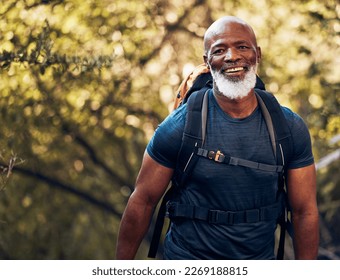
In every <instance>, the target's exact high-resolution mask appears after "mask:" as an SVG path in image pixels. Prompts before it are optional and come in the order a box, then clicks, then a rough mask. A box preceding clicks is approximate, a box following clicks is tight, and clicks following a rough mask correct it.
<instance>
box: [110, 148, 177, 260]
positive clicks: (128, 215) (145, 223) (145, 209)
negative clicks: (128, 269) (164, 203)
mask: <svg viewBox="0 0 340 280" xmlns="http://www.w3.org/2000/svg"><path fill="white" fill-rule="evenodd" d="M172 174H173V169H170V168H167V167H164V166H162V165H160V164H158V163H157V162H156V161H154V160H153V159H152V158H151V157H150V156H149V155H148V154H147V153H145V155H144V158H143V162H142V167H141V169H140V171H139V175H138V177H137V180H136V187H135V190H134V192H133V193H132V195H131V197H130V198H129V201H128V204H127V206H126V209H125V211H124V214H123V217H122V220H121V224H120V229H119V234H118V241H117V249H116V259H134V257H135V255H136V252H137V250H138V248H139V246H140V243H141V242H142V240H143V238H144V236H145V234H146V232H147V231H148V228H149V224H150V220H151V218H152V215H153V211H154V208H155V207H156V206H157V203H158V202H159V200H160V198H161V197H162V195H163V194H164V192H165V191H166V189H167V187H168V185H169V182H170V180H171V177H172Z"/></svg>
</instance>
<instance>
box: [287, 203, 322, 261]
mask: <svg viewBox="0 0 340 280" xmlns="http://www.w3.org/2000/svg"><path fill="white" fill-rule="evenodd" d="M293 227H294V239H293V240H294V253H295V259H297V260H312V259H316V258H317V255H318V247H319V219H318V212H317V210H316V211H314V212H313V213H308V214H293Z"/></svg>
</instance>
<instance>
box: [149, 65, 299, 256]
mask: <svg viewBox="0 0 340 280" xmlns="http://www.w3.org/2000/svg"><path fill="white" fill-rule="evenodd" d="M211 88H212V76H211V73H210V71H209V69H208V68H207V67H206V66H205V65H204V64H202V65H199V66H198V67H197V68H195V69H194V71H193V72H192V73H191V74H190V75H188V76H187V77H186V78H185V79H184V80H183V82H182V83H181V85H180V86H179V89H178V94H177V96H176V100H175V103H174V109H176V108H178V107H179V106H181V105H182V104H185V103H187V106H188V108H187V111H188V112H187V116H186V122H185V128H184V132H183V138H182V145H181V148H180V151H179V155H178V159H180V160H178V161H177V166H176V169H175V172H174V176H173V178H172V184H171V187H170V188H169V189H168V191H167V192H166V193H165V195H164V196H163V199H162V202H161V204H160V207H159V210H158V215H157V218H156V222H155V226H154V232H153V236H152V239H151V243H150V248H149V253H148V257H149V258H155V256H156V253H157V249H158V244H159V241H160V237H161V234H162V228H163V224H164V218H165V217H169V218H176V217H182V218H194V219H201V220H205V221H207V222H209V223H221V221H222V220H223V222H225V221H227V222H228V223H229V224H230V223H232V222H233V220H236V219H235V218H237V220H238V221H239V222H254V221H255V220H254V219H261V215H262V214H261V215H260V216H259V215H258V213H259V212H261V213H264V214H263V215H265V216H266V218H268V216H270V217H273V215H277V216H278V219H277V224H278V225H280V237H279V244H278V249H277V259H283V257H284V243H285V236H286V235H285V233H286V231H288V233H289V235H290V236H292V235H293V232H292V225H291V223H290V220H289V216H290V209H289V205H288V199H287V193H286V188H285V176H286V171H287V170H286V164H285V163H286V162H288V161H289V159H290V157H291V155H292V152H293V151H292V150H293V149H292V141H291V134H290V130H289V127H288V125H287V121H286V119H285V117H284V115H283V112H282V110H281V107H280V104H279V103H278V101H277V100H276V98H275V97H274V96H273V95H272V94H271V93H269V92H267V91H265V85H264V83H263V82H262V80H261V79H260V78H259V77H258V76H257V77H256V85H255V93H256V96H257V99H258V103H259V106H260V108H261V111H262V114H263V117H264V119H265V122H266V125H267V129H268V132H269V135H270V139H271V143H272V149H273V151H274V154H275V155H276V160H277V163H276V165H267V164H262V163H258V162H253V161H249V160H245V159H241V158H235V157H232V156H231V155H224V154H222V153H221V152H220V151H207V150H204V149H203V148H202V147H203V144H204V140H205V126H206V122H207V99H208V98H207V97H208V94H206V93H207V91H208V90H209V89H211ZM200 157H206V158H208V159H210V160H214V161H216V162H219V163H225V164H230V165H239V166H244V167H249V168H255V169H260V170H266V171H275V172H278V174H279V176H278V190H277V208H275V209H278V210H277V211H279V212H275V211H273V209H272V208H271V206H270V207H268V209H264V211H263V209H262V208H261V211H258V210H259V209H253V210H254V211H248V210H247V211H239V212H240V213H238V212H237V213H230V212H225V211H211V210H209V211H207V210H206V209H198V208H199V207H195V209H192V208H191V207H188V205H184V206H183V205H177V204H173V203H171V201H170V200H171V197H172V196H173V195H174V194H175V193H176V191H177V190H178V189H179V188H181V187H182V186H184V184H185V182H186V180H187V179H188V177H189V176H190V174H191V171H192V170H193V168H194V166H195V164H196V162H197V161H198V159H199V158H200ZM192 207H194V206H192ZM221 212H223V213H222V214H221ZM193 213H195V214H193ZM230 214H232V215H230ZM240 219H241V220H240Z"/></svg>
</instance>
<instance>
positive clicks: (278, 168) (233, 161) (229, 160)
mask: <svg viewBox="0 0 340 280" xmlns="http://www.w3.org/2000/svg"><path fill="white" fill-rule="evenodd" d="M197 155H199V156H201V157H204V158H207V159H210V160H213V161H216V162H218V163H224V164H228V165H234V166H243V167H248V168H252V169H257V170H261V171H267V172H282V171H283V166H282V165H271V164H265V163H261V162H256V161H251V160H246V159H242V158H237V157H232V156H230V155H227V154H223V153H222V152H221V151H216V152H215V151H208V150H205V149H202V148H198V149H197Z"/></svg>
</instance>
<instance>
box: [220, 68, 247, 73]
mask: <svg viewBox="0 0 340 280" xmlns="http://www.w3.org/2000/svg"><path fill="white" fill-rule="evenodd" d="M244 70H246V67H234V68H228V69H225V70H224V71H223V72H224V73H227V74H228V73H237V72H240V71H244Z"/></svg>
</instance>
